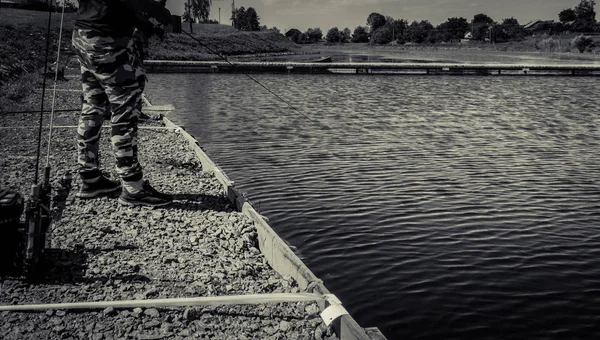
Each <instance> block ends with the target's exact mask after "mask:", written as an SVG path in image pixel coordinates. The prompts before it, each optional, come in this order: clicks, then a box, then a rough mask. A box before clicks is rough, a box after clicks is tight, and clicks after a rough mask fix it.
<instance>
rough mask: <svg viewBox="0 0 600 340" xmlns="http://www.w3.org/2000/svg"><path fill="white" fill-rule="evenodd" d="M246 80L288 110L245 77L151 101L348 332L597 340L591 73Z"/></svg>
mask: <svg viewBox="0 0 600 340" xmlns="http://www.w3.org/2000/svg"><path fill="white" fill-rule="evenodd" d="M254 77H256V78H257V79H258V80H259V81H260V82H262V83H263V84H264V85H265V86H267V87H269V88H270V89H272V90H273V91H274V92H276V93H277V94H278V95H280V96H281V97H282V98H285V99H286V100H288V101H289V102H290V103H291V104H292V105H294V106H296V107H298V108H299V109H300V111H301V113H302V114H300V113H298V112H296V111H294V110H291V109H289V108H288V107H287V105H286V104H283V103H282V102H280V101H279V100H278V99H277V98H275V97H274V96H272V95H271V94H269V93H267V92H266V91H265V90H263V89H262V88H261V87H259V86H258V85H256V84H255V83H254V82H252V81H251V80H249V79H248V78H246V77H245V76H244V75H224V74H221V75H214V74H171V75H170V74H155V75H151V77H150V83H149V84H148V93H149V94H150V96H151V98H152V100H153V102H154V103H156V104H166V103H170V104H173V105H175V107H176V108H177V111H176V112H175V113H173V116H172V119H173V120H174V121H175V122H176V123H178V124H180V125H185V126H186V128H187V130H188V131H189V132H190V133H192V134H193V135H194V136H195V137H196V138H197V139H198V140H199V141H200V143H201V145H202V146H203V147H204V148H205V149H206V150H207V152H208V154H209V155H210V156H211V158H213V159H214V160H215V162H216V163H217V164H218V165H219V166H220V167H221V168H223V169H224V171H225V172H226V173H227V174H228V175H229V177H230V178H231V179H232V180H234V181H235V182H236V185H237V186H238V187H239V188H240V189H241V190H242V191H244V192H246V193H247V194H248V196H249V197H250V199H251V200H252V201H253V202H254V205H255V206H256V207H257V208H259V209H260V211H261V212H262V213H263V214H264V215H266V216H268V217H269V218H270V220H271V225H272V226H273V228H274V229H275V230H276V231H277V232H278V233H279V234H280V235H281V236H282V237H283V238H285V239H286V240H287V241H289V242H290V243H291V244H292V245H294V246H296V247H297V248H298V253H299V256H300V257H301V258H302V259H303V261H304V262H305V263H306V264H307V265H308V266H309V268H311V269H312V270H313V271H314V272H315V274H316V275H317V276H318V277H320V278H322V279H323V280H324V283H325V285H326V286H327V287H328V288H329V289H330V290H331V291H332V292H333V293H334V294H335V295H336V296H338V297H339V298H340V299H341V301H342V302H343V303H344V305H345V306H346V308H347V309H348V310H349V311H350V313H351V314H352V315H353V316H354V317H355V318H356V319H357V321H358V322H359V324H361V325H362V326H363V327H369V326H377V327H379V329H380V330H382V332H383V333H384V334H385V335H386V336H387V337H388V339H401V338H403V339H474V338H477V339H488V338H489V339H556V338H569V339H574V338H586V339H591V338H595V337H597V335H598V334H600V232H599V231H600V154H599V150H600V131H599V127H600V100H599V99H598V94H599V93H600V82H598V80H597V78H568V77H565V78H555V77H553V78H544V77H452V76H440V77H423V76H368V75H365V76H360V75H356V76H335V75H334V76H328V75H319V76H316V75H254ZM159 90H160V91H159ZM303 115H305V116H306V117H308V118H306V117H305V116H303Z"/></svg>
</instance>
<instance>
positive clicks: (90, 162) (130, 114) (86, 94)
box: [72, 29, 146, 182]
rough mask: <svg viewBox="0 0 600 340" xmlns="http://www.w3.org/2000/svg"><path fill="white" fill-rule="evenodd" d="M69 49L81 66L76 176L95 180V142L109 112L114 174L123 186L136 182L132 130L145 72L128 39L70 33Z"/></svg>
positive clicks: (138, 178) (139, 169)
mask: <svg viewBox="0 0 600 340" xmlns="http://www.w3.org/2000/svg"><path fill="white" fill-rule="evenodd" d="M72 43H73V47H74V49H75V51H76V52H77V55H78V59H79V62H80V64H81V83H82V86H83V104H82V109H81V115H80V117H79V125H78V128H77V135H78V136H77V145H78V150H79V156H78V162H79V165H80V169H79V173H80V176H81V179H82V180H83V181H84V182H95V181H96V180H98V179H99V178H100V176H101V173H100V158H99V154H98V142H99V139H100V133H101V129H102V123H103V121H104V113H105V112H107V111H110V114H111V116H110V121H111V143H112V146H113V151H114V154H115V157H116V166H117V172H118V173H119V175H120V176H121V179H122V180H123V181H124V182H140V181H141V180H142V177H143V174H142V167H141V166H140V164H139V162H138V146H137V130H138V127H137V125H138V117H139V115H140V108H141V95H142V91H143V89H144V85H145V81H146V78H145V72H144V69H143V68H142V67H141V61H140V60H138V59H137V53H136V51H135V48H134V44H133V39H131V38H127V37H125V38H112V37H104V36H98V35H97V34H96V33H93V32H91V31H89V30H84V29H76V30H74V31H73V41H72Z"/></svg>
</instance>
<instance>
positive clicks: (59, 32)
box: [46, 3, 66, 166]
mask: <svg viewBox="0 0 600 340" xmlns="http://www.w3.org/2000/svg"><path fill="white" fill-rule="evenodd" d="M65 7H66V6H65V4H64V3H63V6H62V14H61V15H60V29H59V31H58V47H57V51H56V67H55V70H54V89H53V92H52V107H51V109H50V129H49V131H48V150H47V151H46V166H49V165H50V145H51V144H52V130H53V129H52V125H53V123H54V104H55V100H56V83H57V82H58V68H59V61H60V44H61V41H62V30H63V19H64V17H65Z"/></svg>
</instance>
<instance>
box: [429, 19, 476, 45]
mask: <svg viewBox="0 0 600 340" xmlns="http://www.w3.org/2000/svg"><path fill="white" fill-rule="evenodd" d="M470 29H471V27H470V25H469V22H468V21H467V19H466V18H448V20H447V21H446V22H444V23H441V24H439V25H438V27H437V33H438V34H437V35H438V37H439V39H441V40H442V41H446V42H448V41H452V40H460V39H463V38H464V37H465V34H466V33H467V32H468V31H469V30H470Z"/></svg>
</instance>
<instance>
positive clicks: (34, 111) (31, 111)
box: [0, 108, 81, 115]
mask: <svg viewBox="0 0 600 340" xmlns="http://www.w3.org/2000/svg"><path fill="white" fill-rule="evenodd" d="M80 111H81V108H77V109H60V110H53V111H43V112H42V113H50V112H80ZM38 112H40V111H39V110H25V111H0V115H8V114H17V113H38Z"/></svg>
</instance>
